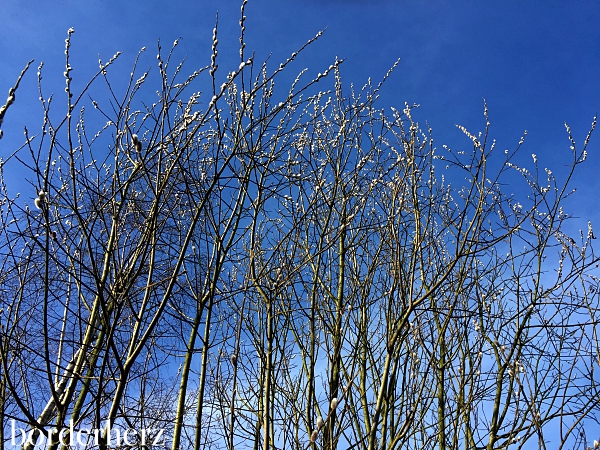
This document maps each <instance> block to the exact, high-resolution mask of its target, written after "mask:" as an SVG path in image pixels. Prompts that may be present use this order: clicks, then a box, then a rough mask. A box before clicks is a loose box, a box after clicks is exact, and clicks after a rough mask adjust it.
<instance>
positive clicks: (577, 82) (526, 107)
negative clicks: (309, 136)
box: [0, 0, 600, 221]
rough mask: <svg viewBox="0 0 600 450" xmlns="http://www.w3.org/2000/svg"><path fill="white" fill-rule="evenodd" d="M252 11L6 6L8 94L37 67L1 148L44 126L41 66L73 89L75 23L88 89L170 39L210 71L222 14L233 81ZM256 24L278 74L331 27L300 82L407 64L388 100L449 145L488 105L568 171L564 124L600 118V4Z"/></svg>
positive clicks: (258, 5) (376, 6)
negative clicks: (110, 63) (68, 60)
mask: <svg viewBox="0 0 600 450" xmlns="http://www.w3.org/2000/svg"><path fill="white" fill-rule="evenodd" d="M239 6H240V2H238V1H220V2H219V1H215V0H209V1H202V2H191V1H169V2H160V1H143V2H142V1H111V2H101V1H97V0H91V1H85V2H77V1H54V2H47V1H28V2H24V1H18V0H2V7H1V8H0V92H8V89H9V87H10V86H12V84H13V83H14V80H15V79H16V77H17V75H18V73H19V72H20V70H21V69H22V68H23V66H24V65H25V63H26V62H27V61H28V60H29V59H35V63H34V66H33V67H32V70H30V72H29V73H28V74H27V75H26V77H25V79H24V81H23V84H22V86H21V89H20V90H19V91H18V93H17V102H16V103H15V105H13V106H12V107H11V109H10V110H9V112H8V114H7V116H6V117H5V121H4V124H3V125H2V128H3V130H4V136H5V137H4V139H3V140H2V141H0V148H1V150H0V151H1V153H2V154H6V153H8V152H9V151H10V152H11V153H12V151H13V150H14V149H15V148H16V147H17V146H18V145H19V144H20V143H21V142H22V136H23V134H22V129H23V125H27V126H28V128H29V129H32V130H35V129H37V128H38V127H39V124H40V120H41V115H40V112H41V109H40V107H39V104H38V102H37V97H38V93H37V87H36V82H35V72H36V70H35V68H36V67H37V65H38V64H39V62H40V61H42V60H43V61H44V63H45V65H44V83H45V90H44V94H45V95H46V96H47V95H48V94H49V93H51V92H55V93H57V94H59V93H61V92H62V90H63V87H64V78H63V77H62V72H63V70H64V68H63V66H64V53H63V51H64V39H65V38H66V32H67V29H68V28H70V27H73V28H75V34H74V35H73V38H72V47H71V49H72V66H73V69H74V70H73V72H72V76H73V77H74V85H75V87H76V88H77V86H82V85H83V84H84V83H85V82H86V81H87V80H88V79H89V78H90V76H91V75H92V74H93V73H94V72H95V70H96V69H97V67H98V65H97V61H98V54H100V55H101V57H102V59H103V61H106V60H108V59H109V58H110V57H111V56H112V55H113V54H114V53H115V52H117V51H122V52H123V55H122V59H121V60H120V62H119V64H118V65H117V66H116V67H115V68H114V70H113V73H115V71H116V73H117V74H118V73H120V72H119V71H121V72H122V74H123V75H124V76H128V74H129V71H130V68H131V64H132V62H133V59H134V57H135V55H136V53H137V51H138V50H139V49H140V48H141V47H144V46H145V47H147V48H148V50H149V51H148V52H147V53H146V54H145V56H144V58H143V59H142V61H141V66H140V67H141V68H143V69H145V68H147V67H148V66H151V65H153V64H155V62H156V60H155V59H154V55H155V49H156V42H157V39H158V38H160V39H161V40H162V43H163V47H164V48H169V47H170V45H171V43H172V42H173V41H174V40H175V39H176V38H179V37H181V38H182V41H181V44H180V47H179V50H178V52H177V53H176V57H177V58H182V57H184V56H187V57H188V63H187V69H188V71H189V72H191V71H192V70H194V69H196V68H198V67H201V66H204V65H206V64H208V62H209V58H210V44H211V35H212V28H213V26H214V22H215V16H216V13H217V10H218V12H219V57H220V58H221V63H220V68H221V75H222V77H224V76H225V75H226V73H227V71H226V70H227V69H228V68H229V67H228V65H229V66H231V68H233V67H237V61H238V59H237V58H238V55H237V48H238V47H237V45H238V43H237V39H238V37H239V27H238V23H237V22H238V20H239V14H240V13H239V11H240V10H239ZM246 15H247V17H248V19H247V38H248V39H247V41H248V44H247V50H249V51H253V50H254V51H256V58H257V61H262V60H264V59H265V58H266V57H268V56H269V55H272V56H271V60H272V61H273V66H275V64H278V63H279V62H280V61H282V60H283V59H284V58H285V57H286V56H288V55H289V54H290V53H291V52H293V51H295V50H296V49H297V48H298V47H299V46H300V45H302V44H303V43H304V42H305V41H306V40H307V39H309V38H310V37H312V36H314V35H315V34H316V33H317V32H318V31H319V30H322V29H324V28H327V30H326V31H325V33H324V35H323V36H322V37H321V38H320V39H319V40H318V41H317V42H316V43H315V44H314V45H312V46H311V47H309V49H308V50H307V51H306V52H305V54H304V56H303V57H302V58H300V60H299V62H298V63H297V64H296V65H295V66H293V67H292V69H291V72H290V73H289V76H290V77H293V76H295V74H296V73H297V72H298V71H299V70H301V69H302V68H304V67H308V68H309V73H312V74H313V75H315V74H317V73H318V72H320V71H322V70H323V69H324V68H325V67H327V66H329V64H331V63H332V62H333V60H334V58H335V57H336V55H337V56H339V57H341V58H345V59H346V60H345V62H344V64H343V66H342V75H343V79H344V81H345V83H347V84H348V83H349V82H353V83H355V85H359V86H360V85H362V84H363V83H364V82H365V81H366V80H367V78H368V77H372V78H373V80H374V81H375V82H377V81H378V80H379V79H380V78H381V77H382V76H383V75H384V74H385V72H386V71H387V69H388V68H389V67H390V66H391V65H392V64H393V63H394V61H395V60H396V59H397V58H401V62H400V64H399V66H398V68H397V70H396V71H395V73H394V75H393V76H392V77H391V78H390V80H389V81H388V82H387V84H386V85H385V87H384V90H383V91H382V98H381V102H380V105H381V106H390V105H396V106H398V107H401V106H402V105H403V104H404V102H408V103H410V104H412V103H418V104H420V105H421V108H420V111H419V112H418V115H417V118H418V120H419V121H420V122H421V124H422V125H424V124H425V122H428V123H429V124H430V125H431V127H432V128H433V132H434V137H435V138H436V142H437V144H438V145H439V146H441V144H443V143H445V144H449V145H450V146H453V147H457V146H460V145H466V144H468V141H466V140H465V138H463V136H462V135H461V133H460V131H458V130H457V129H456V127H455V124H462V125H465V126H466V127H467V128H469V129H470V130H473V131H479V130H481V129H482V127H483V125H484V120H483V117H482V109H483V108H482V99H483V98H485V99H486V101H487V104H488V107H489V109H490V117H491V122H492V137H494V138H496V139H497V140H498V145H499V147H502V148H511V149H512V148H514V147H515V146H516V144H517V142H518V140H519V138H520V136H521V133H522V132H523V130H525V129H527V130H528V138H527V140H526V145H525V147H524V149H523V155H526V156H527V158H530V154H531V153H535V154H537V156H538V160H539V161H540V165H541V166H542V167H545V166H548V167H551V168H552V169H553V171H554V172H555V173H560V170H561V167H562V166H564V165H565V164H568V162H569V161H570V158H571V154H570V151H569V144H568V140H567V136H566V133H565V131H564V126H563V122H564V121H567V122H568V123H569V124H570V125H571V127H572V129H573V132H574V135H575V138H576V140H577V141H578V142H582V141H583V138H584V137H585V133H586V132H587V130H588V128H589V125H590V123H591V121H592V118H593V116H594V115H596V114H597V112H598V111H599V110H600V89H599V85H600V82H599V80H600V27H598V24H599V23H600V3H598V2H597V1H578V2H558V1H543V2H542V1H535V2H534V1H503V2H479V1H461V2H442V1H412V2H409V1H386V0H375V1H361V0H303V1H274V0H250V1H249V4H248V6H247V12H246ZM223 69H225V70H223ZM113 79H114V78H113ZM326 83H327V82H326ZM329 83H330V82H329ZM329 87H331V84H325V85H324V86H323V88H329ZM599 143H600V138H598V137H597V136H596V137H595V139H593V140H592V146H591V148H590V152H589V154H590V156H589V158H588V164H586V165H585V167H584V168H583V169H582V170H580V172H579V175H578V177H577V180H576V183H575V186H577V187H578V190H579V194H578V195H577V196H576V197H575V199H574V203H575V204H576V205H577V212H578V213H579V215H580V216H583V217H585V219H586V221H587V219H588V218H590V217H591V216H588V215H587V214H584V211H585V210H586V209H588V208H589V209H588V211H589V213H590V214H592V211H593V210H595V209H597V206H598V205H597V195H596V193H597V191H598V188H599V187H600V183H599V182H598V177H597V176H596V172H597V170H596V167H598V166H599V163H600V155H599V154H598V148H599ZM594 215H595V214H594ZM583 217H582V218H583Z"/></svg>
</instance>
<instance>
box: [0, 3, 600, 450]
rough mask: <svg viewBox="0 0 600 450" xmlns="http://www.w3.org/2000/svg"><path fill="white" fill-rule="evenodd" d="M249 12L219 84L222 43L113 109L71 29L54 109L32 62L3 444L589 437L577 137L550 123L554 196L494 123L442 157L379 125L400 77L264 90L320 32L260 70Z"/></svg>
mask: <svg viewBox="0 0 600 450" xmlns="http://www.w3.org/2000/svg"><path fill="white" fill-rule="evenodd" d="M245 4H246V2H244V3H243V6H242V18H241V21H240V33H241V34H240V53H239V66H237V67H236V68H234V70H233V71H231V72H229V73H228V74H227V75H220V74H221V71H219V70H218V69H219V67H218V64H217V62H218V58H217V53H218V51H217V50H218V39H217V33H218V27H216V26H215V29H214V32H213V45H212V50H211V56H210V63H209V64H207V65H206V66H205V67H203V68H200V69H198V70H196V71H194V72H192V73H191V74H190V75H189V76H187V77H185V76H183V75H182V73H183V63H181V64H179V65H176V66H175V67H174V63H172V58H173V55H174V51H175V47H176V46H177V44H178V42H177V41H176V42H175V44H174V45H173V47H172V49H171V50H170V51H169V52H168V53H167V54H165V53H164V52H163V51H162V49H161V47H160V45H159V46H158V54H157V68H156V69H149V70H148V71H146V72H140V70H139V69H138V66H139V65H140V64H141V61H143V59H142V52H140V54H139V55H138V56H137V58H136V60H135V63H134V68H133V71H132V75H131V78H130V79H129V80H128V84H127V86H126V88H125V89H124V91H123V92H117V90H116V89H115V88H113V84H111V81H110V79H109V74H108V72H109V71H110V69H111V66H112V65H113V64H116V63H117V59H118V58H119V56H120V54H119V53H117V54H116V55H115V56H114V57H113V58H111V59H110V60H109V61H108V62H106V63H103V62H102V61H100V68H99V70H98V73H97V74H96V76H95V77H94V78H93V79H92V80H91V81H90V83H88V84H87V85H86V86H85V88H84V89H83V90H82V91H81V92H80V93H75V92H73V91H72V89H71V70H72V69H71V62H70V59H69V58H70V56H69V48H70V45H71V35H72V33H73V30H69V33H68V39H67V47H66V61H65V67H66V70H65V75H64V76H65V82H66V102H65V104H66V113H63V114H57V113H56V112H55V111H56V108H57V106H54V103H53V100H52V98H53V97H52V96H49V97H48V96H46V95H45V93H44V92H43V90H42V82H41V80H42V65H40V66H39V69H38V89H39V92H40V99H41V106H42V111H43V116H42V121H43V122H42V125H41V131H40V132H39V133H37V134H35V135H30V134H29V131H28V130H25V143H24V144H23V146H22V147H20V148H18V149H16V150H15V151H14V152H13V153H12V154H10V155H8V156H7V157H6V158H5V160H4V161H2V170H7V168H9V170H16V169H17V168H18V170H19V171H20V173H24V174H26V183H28V186H27V189H28V192H29V193H28V194H27V195H25V197H26V198H25V200H23V198H22V197H21V196H19V195H17V196H12V194H11V193H10V192H9V189H8V186H6V183H5V182H4V178H2V179H1V180H0V181H1V184H0V188H1V196H0V206H1V208H2V209H1V215H0V217H1V219H0V220H2V228H1V230H0V248H1V249H2V252H1V256H2V259H1V264H2V265H1V272H0V286H1V291H0V302H1V305H0V308H1V310H0V318H1V323H0V358H1V359H0V363H1V367H2V368H1V373H2V377H1V380H0V414H1V415H2V423H3V427H2V432H3V435H2V439H1V441H2V445H3V448H4V446H5V445H6V444H7V443H9V444H10V443H11V439H12V436H11V435H10V434H11V433H12V430H13V429H14V427H15V426H18V427H20V428H22V429H23V430H24V431H26V432H27V433H28V435H27V436H28V437H30V439H29V441H28V442H24V443H23V447H24V448H27V449H31V448H33V447H34V444H35V443H36V442H41V441H39V440H40V439H41V438H42V437H44V439H45V440H44V443H45V445H46V446H47V447H48V448H53V449H54V448H57V447H59V446H61V447H62V448H66V447H67V445H68V444H69V442H73V443H74V444H75V445H81V446H87V447H90V448H92V447H95V446H98V447H100V448H103V449H104V448H109V447H111V448H112V447H131V446H142V445H154V444H153V441H154V440H155V439H156V438H161V440H160V446H163V447H166V446H170V447H171V448H172V449H173V450H176V449H180V448H194V449H195V450H199V449H205V448H228V449H233V448H242V447H243V448H253V449H259V448H261V449H263V450H267V449H274V448H296V449H306V448H325V449H334V448H361V449H369V450H374V449H376V448H377V449H395V448H419V449H422V448H432V449H433V448H438V449H439V450H443V449H447V448H452V449H454V448H467V449H489V450H491V449H501V448H507V447H508V446H509V445H514V446H515V448H523V447H525V446H526V445H527V446H528V447H529V446H531V445H534V443H537V445H538V447H539V448H546V446H547V445H548V446H551V447H560V448H563V447H565V448H566V447H569V448H579V447H581V446H582V445H584V444H589V443H590V442H591V440H593V438H596V437H597V436H590V435H588V434H586V427H587V426H589V424H593V423H596V424H597V420H598V419H597V417H598V416H599V406H600V405H599V403H598V398H600V393H599V392H598V388H597V386H598V382H599V381H600V380H599V379H598V371H597V366H598V365H600V348H599V343H598V314H599V312H598V308H599V304H598V303H599V300H598V278H597V270H596V267H597V265H598V263H599V261H598V257H597V256H596V255H595V253H594V249H593V240H594V239H595V237H594V234H593V230H592V225H591V223H588V225H587V227H588V228H587V230H584V231H582V232H580V235H579V236H578V237H576V238H573V237H571V236H569V229H570V228H568V227H567V225H568V224H569V221H570V219H571V218H572V215H571V214H569V213H567V212H566V211H567V205H565V199H567V197H568V196H569V195H570V194H571V188H570V184H571V181H572V178H573V174H574V173H575V170H576V169H577V166H579V165H580V164H582V163H583V161H584V160H585V158H586V155H587V147H588V144H589V140H590V135H591V131H590V133H589V134H588V135H587V136H586V138H585V141H584V144H583V146H581V147H579V146H577V145H576V143H575V139H574V137H573V136H572V135H571V132H570V130H569V128H568V127H567V134H568V138H569V146H570V147H571V149H570V151H571V152H572V153H571V155H572V162H571V164H570V169H569V170H568V171H567V172H565V174H564V180H563V181H562V182H559V181H558V180H557V178H556V177H555V175H554V174H553V173H552V172H551V171H550V170H549V169H543V170H542V169H541V166H539V165H538V162H537V157H536V156H535V155H533V163H532V164H528V165H526V166H517V165H516V163H515V162H514V161H516V159H515V155H516V154H517V150H520V148H521V147H522V146H523V144H524V136H523V138H522V139H521V141H520V142H519V144H518V146H517V148H516V149H515V150H514V151H506V152H505V153H502V152H500V153H499V152H498V150H497V149H496V148H495V143H494V141H491V137H490V119H489V115H488V111H487V107H486V108H485V111H484V119H485V125H484V131H483V132H482V133H479V134H472V133H470V132H469V131H468V130H466V129H464V128H462V127H460V128H461V130H462V131H463V132H464V134H465V136H466V138H467V139H466V141H465V142H466V143H467V144H466V149H461V150H453V149H450V148H447V147H445V146H444V147H443V148H442V149H438V148H436V147H435V146H434V141H433V137H432V131H431V130H430V129H425V130H423V129H421V128H420V126H419V124H418V122H417V120H416V118H415V116H414V114H415V109H414V107H411V106H409V105H405V106H404V107H403V108H402V110H396V109H391V111H384V110H382V109H380V108H378V107H377V99H378V96H379V94H380V88H381V85H382V83H383V82H384V81H385V79H387V77H388V76H389V75H390V74H391V72H392V70H390V72H388V74H386V75H385V77H384V79H383V81H382V82H381V83H379V84H378V85H375V86H373V85H371V84H370V83H367V84H366V85H365V86H364V87H363V88H362V89H361V90H360V91H358V92H356V91H354V90H353V89H350V90H349V91H346V89H347V88H346V87H344V85H343V83H342V79H341V74H340V64H341V62H342V61H341V60H336V61H334V62H333V64H332V65H331V66H330V67H328V68H326V69H325V70H323V71H322V72H321V73H319V74H318V75H317V76H316V77H314V78H312V79H310V78H309V79H308V81H306V82H303V81H302V80H303V79H304V78H306V77H307V75H306V74H305V71H303V72H301V73H300V74H299V75H298V76H297V77H296V79H295V80H294V81H293V83H292V85H291V86H290V87H289V88H286V89H284V90H281V91H280V90H279V88H277V89H276V87H275V81H276V79H279V76H280V73H282V72H283V71H284V70H289V68H290V65H291V63H292V61H294V60H295V59H296V58H298V57H299V54H300V53H301V52H302V50H303V49H304V48H305V47H306V45H309V44H311V43H312V42H313V41H314V40H316V39H317V38H318V37H319V36H320V35H321V33H319V34H317V36H316V37H315V38H313V39H311V40H310V41H308V42H307V44H305V46H303V47H302V48H301V49H299V50H298V51H297V52H295V53H292V55H291V56H290V58H289V59H287V60H286V61H284V62H283V63H281V64H280V65H279V66H278V67H277V68H276V69H275V70H271V69H269V66H268V64H267V63H266V62H265V63H263V64H262V65H261V64H259V63H258V62H256V61H254V57H253V56H252V55H250V56H249V55H248V54H247V53H246V51H245V37H244V32H245V22H244V20H245V16H244V7H245ZM28 66H29V65H28ZM395 67H396V65H394V67H393V68H392V69H394V68H395ZM26 70H27V67H26V68H25V70H24V71H23V72H22V73H21V75H20V76H19V78H18V80H17V83H16V84H15V86H14V87H13V88H11V89H10V92H9V101H8V102H7V104H6V105H4V106H3V107H2V108H0V119H1V118H3V117H4V115H5V114H6V113H7V111H8V107H10V106H11V105H12V104H13V103H14V100H15V91H16V89H17V88H18V85H19V83H20V82H21V81H22V79H23V77H24V74H25V71H26ZM203 77H204V78H203ZM329 78H333V85H332V89H331V90H330V91H329V90H318V89H317V86H316V84H317V82H320V84H319V85H321V84H322V82H323V81H325V80H327V79H329ZM102 81H104V86H105V87H106V91H105V92H106V93H105V94H102V93H100V92H96V91H95V90H94V89H95V86H96V85H97V84H99V83H102ZM152 83H156V85H157V86H158V87H159V89H158V91H157V92H158V94H159V96H158V99H157V100H156V101H155V102H154V103H151V102H152V100H150V101H148V99H149V98H152V97H151V95H155V94H154V91H155V90H156V89H152V88H150V87H149V86H150V85H151V84H152ZM198 88H199V90H200V91H203V93H201V94H199V93H197V92H198ZM192 90H194V91H195V92H194V93H192V94H189V93H188V92H189V91H192ZM51 105H52V109H51V107H50V106H51ZM86 107H87V108H88V109H91V111H86ZM89 124H92V128H93V129H94V130H99V131H97V132H96V131H95V132H94V134H93V136H92V135H90V134H89V133H88V131H87V130H88V128H89V126H90V125H89ZM595 124H596V122H595V119H594V122H593V124H592V127H591V130H593V129H594V127H595ZM528 167H530V168H528ZM512 191H515V192H517V193H513V192H512ZM15 424H16V425H15ZM82 430H84V431H86V430H90V433H82ZM92 430H93V431H92ZM550 430H553V431H552V432H551V431H550ZM77 439H79V441H77ZM550 439H552V441H550ZM156 445H159V444H156Z"/></svg>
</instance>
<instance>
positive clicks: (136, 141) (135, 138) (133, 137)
mask: <svg viewBox="0 0 600 450" xmlns="http://www.w3.org/2000/svg"><path fill="white" fill-rule="evenodd" d="M131 140H132V141H133V145H136V144H137V143H138V141H139V139H138V135H137V134H134V135H133V136H131Z"/></svg>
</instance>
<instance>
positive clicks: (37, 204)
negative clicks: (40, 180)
mask: <svg viewBox="0 0 600 450" xmlns="http://www.w3.org/2000/svg"><path fill="white" fill-rule="evenodd" d="M33 203H34V204H35V207H36V208H37V209H42V204H43V202H42V200H40V198H39V197H37V198H36V199H35V200H34V201H33Z"/></svg>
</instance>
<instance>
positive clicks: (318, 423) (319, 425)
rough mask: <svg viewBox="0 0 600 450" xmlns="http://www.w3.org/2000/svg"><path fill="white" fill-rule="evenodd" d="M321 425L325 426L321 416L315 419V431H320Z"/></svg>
mask: <svg viewBox="0 0 600 450" xmlns="http://www.w3.org/2000/svg"><path fill="white" fill-rule="evenodd" d="M323 425H325V421H324V420H323V418H322V417H321V416H319V417H317V429H319V430H320V429H321V428H323Z"/></svg>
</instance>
